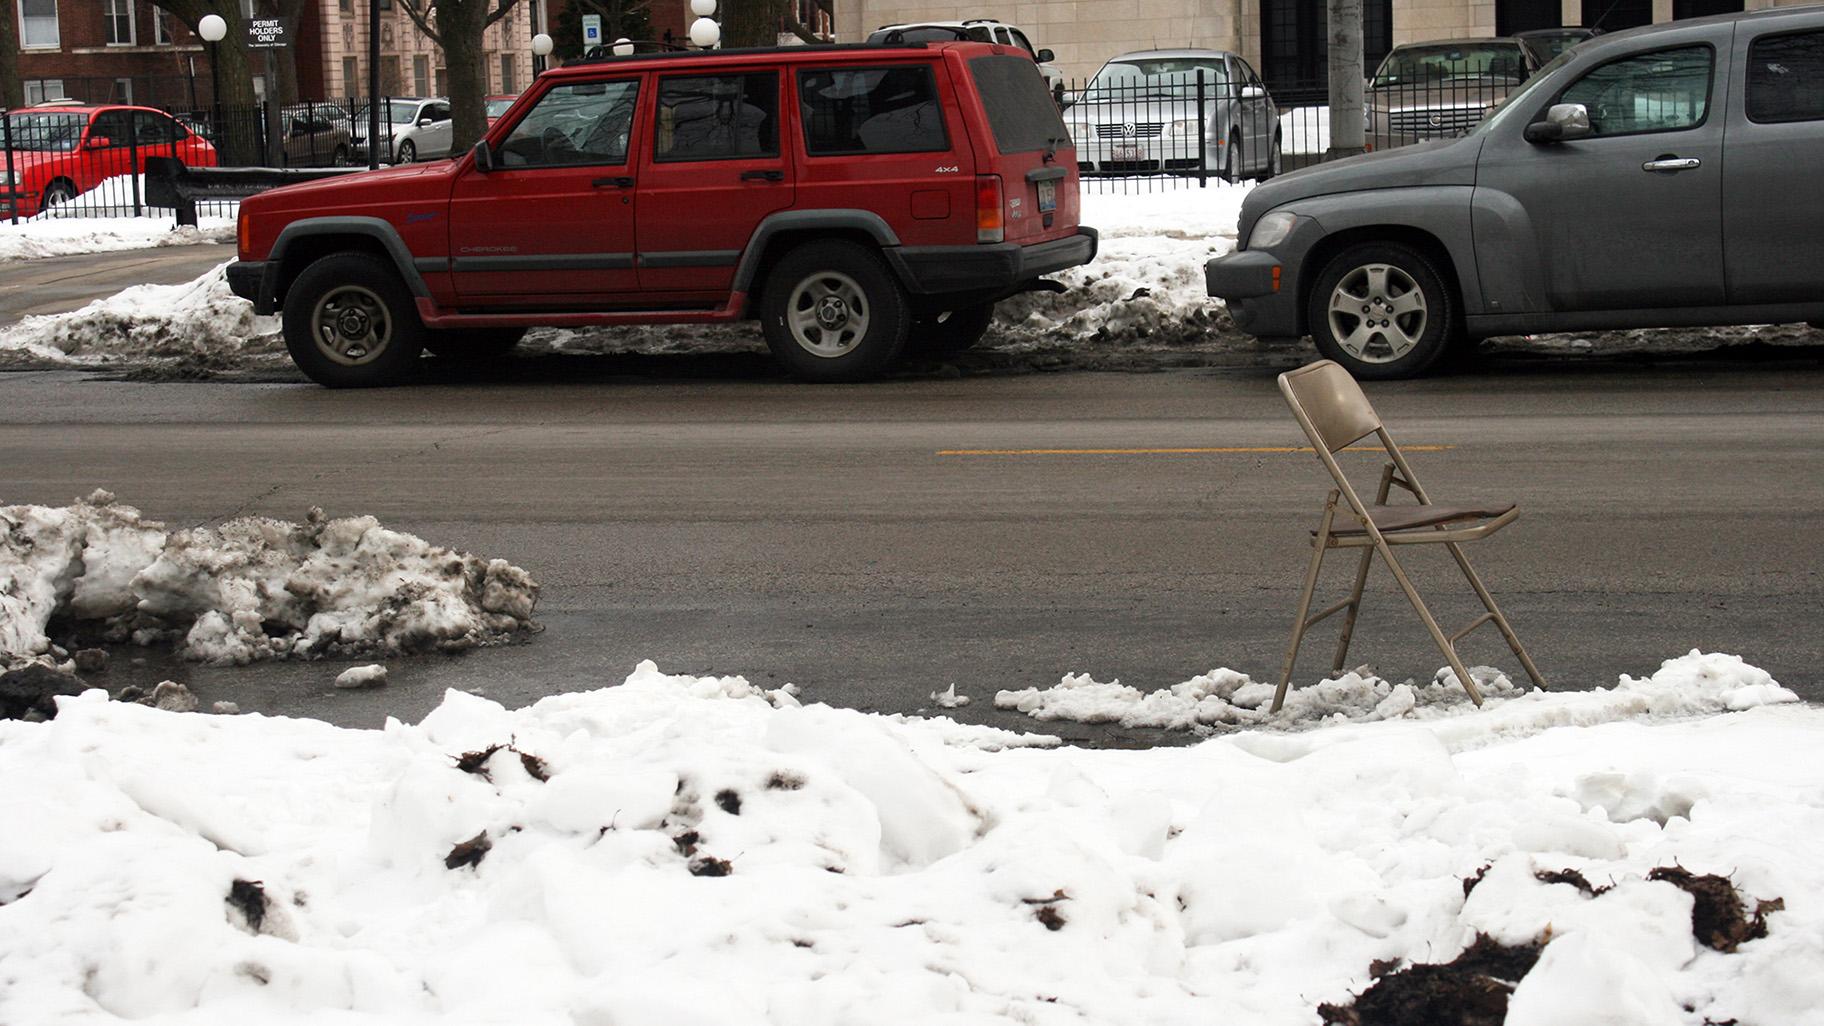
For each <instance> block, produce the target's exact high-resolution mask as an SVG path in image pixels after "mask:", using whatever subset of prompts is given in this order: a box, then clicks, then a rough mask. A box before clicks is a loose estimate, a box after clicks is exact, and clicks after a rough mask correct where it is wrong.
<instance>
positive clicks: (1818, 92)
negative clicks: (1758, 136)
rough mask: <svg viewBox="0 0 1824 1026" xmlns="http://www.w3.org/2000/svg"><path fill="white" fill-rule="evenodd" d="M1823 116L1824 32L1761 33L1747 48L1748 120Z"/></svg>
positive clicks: (1762, 120)
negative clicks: (1769, 34) (1784, 34)
mask: <svg viewBox="0 0 1824 1026" xmlns="http://www.w3.org/2000/svg"><path fill="white" fill-rule="evenodd" d="M1819 119H1824V32H1800V33H1796V34H1794V35H1788V36H1762V37H1760V38H1759V39H1756V40H1755V41H1754V42H1753V44H1751V45H1750V46H1749V47H1748V120H1750V121H1759V122H1762V123H1771V122H1781V121H1816V120H1819Z"/></svg>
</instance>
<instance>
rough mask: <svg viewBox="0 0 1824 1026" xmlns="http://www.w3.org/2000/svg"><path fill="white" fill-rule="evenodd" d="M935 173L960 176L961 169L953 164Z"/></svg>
mask: <svg viewBox="0 0 1824 1026" xmlns="http://www.w3.org/2000/svg"><path fill="white" fill-rule="evenodd" d="M937 173H938V174H940V175H960V174H962V173H963V169H962V168H961V167H958V166H957V165H955V164H952V165H950V166H949V167H940V168H938V169H937Z"/></svg>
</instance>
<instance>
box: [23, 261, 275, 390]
mask: <svg viewBox="0 0 1824 1026" xmlns="http://www.w3.org/2000/svg"><path fill="white" fill-rule="evenodd" d="M227 266H228V265H227V264H226V263H223V264H222V265H221V266H219V267H216V268H214V269H212V270H210V271H208V272H207V273H205V274H203V275H201V276H199V277H198V278H196V279H195V280H194V281H189V282H185V283H183V284H180V285H135V286H133V287H132V288H129V289H126V290H124V291H122V292H118V293H116V294H114V295H112V296H109V297H108V298H106V299H97V300H95V301H94V302H92V303H90V304H88V305H87V306H85V307H83V308H81V309H79V310H72V311H70V312H69V313H60V314H44V315H39V316H33V317H27V318H25V319H24V320H22V321H20V322H19V323H18V324H15V325H13V326H11V327H8V328H4V329H0V352H5V351H9V350H10V351H12V352H13V353H15V354H16V355H18V356H23V357H28V358H33V359H38V360H44V361H48V362H52V363H59V364H74V365H78V366H101V365H111V364H136V363H144V362H178V363H183V364H186V365H192V366H197V367H202V368H220V367H227V366H233V365H235V364H237V363H238V362H240V361H241V360H242V359H244V358H245V357H247V356H249V355H256V354H265V355H271V354H278V353H282V352H283V351H284V343H283V341H282V340H281V339H280V337H279V334H278V331H279V319H278V318H277V317H260V316H256V315H255V314H254V312H253V304H252V303H249V302H247V301H246V300H244V299H242V298H240V297H239V296H236V295H235V294H234V293H232V292H230V291H228V277H227V272H226V268H227Z"/></svg>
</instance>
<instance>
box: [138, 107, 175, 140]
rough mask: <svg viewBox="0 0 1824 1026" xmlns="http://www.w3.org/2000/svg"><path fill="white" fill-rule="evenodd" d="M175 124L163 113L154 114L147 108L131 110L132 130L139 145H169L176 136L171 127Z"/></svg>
mask: <svg viewBox="0 0 1824 1026" xmlns="http://www.w3.org/2000/svg"><path fill="white" fill-rule="evenodd" d="M175 124H176V122H174V121H172V120H171V119H170V118H168V117H165V116H164V115H163V114H154V113H152V112H151V111H149V110H136V111H134V112H133V131H134V134H135V135H136V136H137V138H138V141H139V144H140V145H141V146H169V145H171V143H172V141H173V140H174V139H175V138H176V136H175V135H174V134H173V133H172V131H171V129H172V127H173V126H174V125H175Z"/></svg>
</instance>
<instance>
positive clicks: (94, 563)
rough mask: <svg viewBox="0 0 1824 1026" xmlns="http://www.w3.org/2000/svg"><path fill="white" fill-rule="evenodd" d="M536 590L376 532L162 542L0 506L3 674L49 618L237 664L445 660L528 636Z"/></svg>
mask: <svg viewBox="0 0 1824 1026" xmlns="http://www.w3.org/2000/svg"><path fill="white" fill-rule="evenodd" d="M537 600H538V585H537V584H536V583H534V582H533V581H532V579H531V577H530V575H528V574H527V573H526V572H525V571H524V570H521V569H520V568H518V567H516V566H513V565H511V564H509V563H507V562H506V561H505V560H499V559H495V560H486V559H482V558H479V557H476V556H471V555H468V554H466V553H459V552H454V551H451V550H450V549H446V548H442V547H439V546H435V545H432V544H431V543H429V542H427V541H425V540H424V539H422V538H418V537H416V536H414V535H410V534H405V533H402V532H398V531H392V530H388V529H387V528H385V527H383V526H381V524H380V523H379V522H378V521H377V520H375V519H374V518H373V517H367V516H357V517H341V518H336V519H331V518H329V517H326V516H324V515H323V513H322V512H321V511H320V510H314V509H313V510H311V511H310V515H309V516H308V517H306V518H305V520H304V522H303V523H301V524H300V523H291V522H289V521H284V520H274V519H270V518H267V517H240V518H236V519H234V520H229V521H227V522H226V523H223V524H222V525H221V526H219V527H197V528H191V529H188V530H177V531H167V530H166V528H165V526H164V525H163V524H161V523H158V522H156V521H152V520H147V519H145V518H143V517H142V516H141V515H140V512H139V511H138V510H137V509H134V508H133V507H131V506H126V505H122V504H119V503H116V502H115V501H114V498H113V496H111V495H109V494H108V493H106V492H97V493H95V494H94V495H92V496H90V497H89V498H88V499H86V500H81V501H78V502H75V503H73V504H71V505H69V506H60V507H53V506H25V505H21V506H5V507H0V667H4V666H5V665H7V664H8V663H12V662H22V661H27V660H32V659H39V658H43V657H45V656H46V655H47V654H51V653H52V639H51V638H50V637H49V636H48V635H47V633H46V631H47V628H48V626H49V625H50V623H51V620H52V618H53V617H54V616H58V615H66V616H68V617H70V618H71V619H73V620H77V621H89V622H91V625H92V627H93V628H94V630H96V631H98V632H99V633H100V634H101V636H102V637H104V638H106V639H107V640H110V641H114V642H126V641H129V640H130V641H132V642H134V643H136V644H141V645H157V644H165V643H169V644H172V645H173V646H175V648H176V650H177V651H178V652H179V653H180V654H181V655H183V656H184V657H186V658H189V659H194V660H197V661H200V662H210V663H222V664H235V663H249V662H254V661H258V660H264V659H285V658H317V657H320V656H329V655H336V656H351V655H358V654H361V653H369V652H378V653H389V654H390V653H399V652H416V651H424V650H429V649H436V650H443V651H453V650H459V649H463V648H469V647H473V646H475V645H481V644H491V643H497V642H500V641H503V640H507V639H509V638H511V637H513V636H515V635H516V634H518V633H519V632H522V631H525V630H528V629H531V628H532V627H533V626H534V625H533V623H532V619H531V617H532V610H533V607H534V605H535V604H536V602H537Z"/></svg>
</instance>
